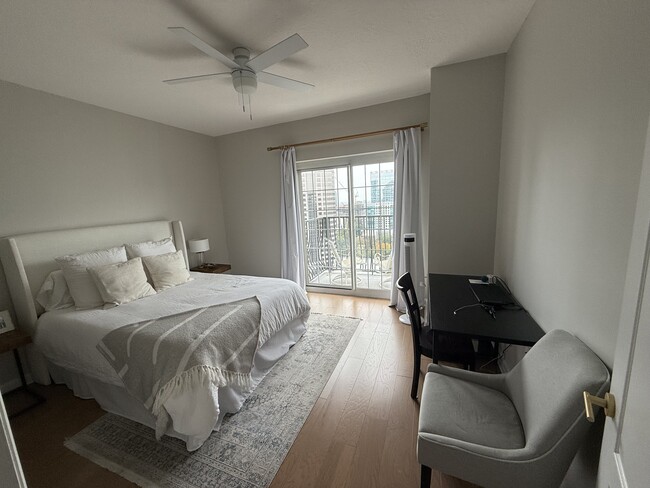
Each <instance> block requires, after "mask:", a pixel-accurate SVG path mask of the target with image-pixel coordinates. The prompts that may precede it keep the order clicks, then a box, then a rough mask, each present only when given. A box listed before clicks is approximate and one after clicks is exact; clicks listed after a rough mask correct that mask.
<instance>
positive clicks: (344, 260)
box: [305, 209, 393, 289]
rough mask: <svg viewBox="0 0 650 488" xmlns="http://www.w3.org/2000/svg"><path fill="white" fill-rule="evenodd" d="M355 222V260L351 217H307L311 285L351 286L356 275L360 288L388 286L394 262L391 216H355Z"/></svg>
mask: <svg viewBox="0 0 650 488" xmlns="http://www.w3.org/2000/svg"><path fill="white" fill-rule="evenodd" d="M391 210H392V209H391ZM354 223H355V226H354V228H355V236H354V248H355V249H354V260H353V259H352V255H353V253H352V252H351V249H352V245H351V242H350V238H351V236H350V217H347V216H327V217H316V218H312V219H306V220H305V253H306V257H307V283H308V284H310V285H328V286H343V287H349V286H350V285H351V282H352V276H353V275H355V276H356V285H357V287H360V288H371V289H382V288H386V281H387V280H388V281H389V280H390V274H391V264H392V263H391V259H392V235H393V226H392V223H393V218H392V215H390V214H389V215H385V214H384V215H371V216H361V217H355V221H354ZM353 262H354V273H352V271H353V270H352V264H353Z"/></svg>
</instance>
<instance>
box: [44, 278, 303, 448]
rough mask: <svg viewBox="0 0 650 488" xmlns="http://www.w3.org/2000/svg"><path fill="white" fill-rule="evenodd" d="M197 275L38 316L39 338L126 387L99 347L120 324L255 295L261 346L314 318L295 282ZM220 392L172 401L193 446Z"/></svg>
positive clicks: (55, 354)
mask: <svg viewBox="0 0 650 488" xmlns="http://www.w3.org/2000/svg"><path fill="white" fill-rule="evenodd" d="M192 277H193V278H194V280H193V281H190V282H188V283H185V284H183V285H179V286H177V287H174V288H171V289H168V290H165V291H163V292H161V293H158V294H157V295H153V296H149V297H146V298H142V299H140V300H136V301H134V302H131V303H127V304H124V305H120V306H119V307H114V308H110V309H106V310H102V309H93V310H75V309H73V308H70V309H64V310H55V311H51V312H47V313H45V314H43V315H42V316H41V317H40V318H39V319H38V324H37V330H36V334H35V337H34V342H35V344H36V345H37V346H38V348H39V349H40V351H41V352H42V353H43V354H44V355H45V356H46V357H47V359H49V360H50V361H51V362H53V363H55V364H57V365H58V366H62V367H64V368H66V369H68V370H70V371H74V372H77V373H81V374H84V375H86V376H89V377H91V378H94V379H97V380H100V381H103V382H105V383H110V384H114V385H117V386H123V383H122V381H121V379H120V377H119V376H118V375H117V373H116V372H115V371H114V370H113V369H112V368H111V366H110V365H109V364H108V362H107V361H106V360H105V359H104V357H103V356H102V355H101V354H100V353H99V351H98V350H97V347H96V346H97V343H98V342H99V340H100V339H101V338H102V337H104V335H106V334H107V333H108V332H110V331H112V330H114V329H116V328H118V327H122V326H124V325H128V324H132V323H135V322H140V321H144V320H150V319H155V318H160V317H164V316H167V315H173V314H177V313H180V312H185V311H188V310H193V309H196V308H199V307H205V306H210V305H217V304H222V303H228V302H232V301H237V300H241V299H244V298H250V297H253V296H256V297H257V298H258V300H259V302H260V305H261V322H260V340H259V345H260V346H261V345H263V344H264V343H265V342H266V341H267V340H268V339H269V338H270V337H271V336H272V335H273V334H274V333H275V332H277V331H278V330H280V329H281V328H282V327H284V326H285V325H286V324H287V323H289V322H290V321H292V320H294V319H297V318H301V317H303V318H304V320H305V321H306V320H307V317H308V316H309V310H310V308H309V302H308V300H307V297H306V294H305V292H304V291H303V290H302V289H301V288H300V287H299V286H298V285H296V284H295V283H293V282H291V281H287V280H282V279H277V278H259V277H251V276H238V275H228V274H206V273H192ZM216 393H217V392H216V391H212V392H205V391H204V392H195V396H194V397H193V398H183V399H178V398H176V399H173V400H172V401H171V402H170V405H169V409H168V410H173V412H170V414H171V416H172V419H173V426H174V429H175V430H176V431H177V432H180V433H182V434H187V435H188V436H191V437H193V441H192V442H191V443H190V442H188V449H190V450H194V449H196V448H198V447H199V446H200V445H201V444H202V443H203V441H204V440H205V439H206V438H207V436H209V434H210V432H211V431H212V428H213V427H214V425H215V423H216V416H218V414H219V409H218V403H217V400H216V399H217V394H216ZM197 401H198V403H199V404H203V405H204V408H202V409H201V408H200V407H199V409H200V410H202V411H201V412H197V403H196V402H197ZM208 410H210V411H208ZM214 410H216V412H215V411H214ZM188 416H190V418H187V417H188ZM193 418H195V419H196V420H193Z"/></svg>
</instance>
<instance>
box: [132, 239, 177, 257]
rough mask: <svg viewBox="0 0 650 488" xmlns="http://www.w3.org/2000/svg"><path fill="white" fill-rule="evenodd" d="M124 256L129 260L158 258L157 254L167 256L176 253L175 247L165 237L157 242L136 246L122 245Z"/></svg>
mask: <svg viewBox="0 0 650 488" xmlns="http://www.w3.org/2000/svg"><path fill="white" fill-rule="evenodd" d="M124 247H126V255H127V257H128V258H129V259H132V258H138V257H143V256H158V255H159V254H168V253H170V252H176V246H174V242H173V241H172V238H171V237H165V238H164V239H160V240H159V241H145V242H138V243H136V244H124Z"/></svg>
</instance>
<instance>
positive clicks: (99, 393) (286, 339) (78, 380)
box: [48, 317, 307, 442]
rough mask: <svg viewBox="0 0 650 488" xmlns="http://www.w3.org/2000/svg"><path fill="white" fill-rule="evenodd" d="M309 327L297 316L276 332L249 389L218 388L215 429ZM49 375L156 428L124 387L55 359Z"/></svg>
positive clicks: (258, 355)
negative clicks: (69, 367) (82, 372)
mask: <svg viewBox="0 0 650 488" xmlns="http://www.w3.org/2000/svg"><path fill="white" fill-rule="evenodd" d="M306 330H307V328H306V323H305V319H304V318H303V317H301V318H298V319H295V320H293V321H291V322H289V323H288V324H287V325H285V326H284V327H283V328H282V329H280V330H279V331H278V332H276V333H275V335H273V336H272V337H271V338H270V339H269V340H268V341H266V342H265V343H264V344H263V345H262V347H260V348H259V349H258V350H257V352H256V353H255V358H254V360H253V369H252V373H251V374H252V384H251V387H250V388H247V389H245V390H244V389H242V388H240V387H236V386H229V387H221V388H219V389H218V398H219V410H220V413H219V419H218V421H217V423H216V425H215V427H214V430H219V427H220V426H221V421H222V420H223V417H224V415H225V414H226V413H236V412H238V411H239V409H240V408H241V406H242V405H243V404H244V402H245V401H246V398H248V396H249V395H250V393H251V392H252V391H253V390H254V389H255V387H256V386H257V385H258V384H259V383H260V381H262V379H263V378H264V376H266V374H267V373H268V372H269V371H270V370H271V368H273V366H274V365H275V363H277V362H278V361H279V360H280V359H281V358H282V357H283V356H284V355H285V354H286V353H287V352H288V351H289V348H290V347H291V346H293V345H294V344H295V343H296V342H297V341H298V340H299V339H300V337H302V335H303V334H304V333H305V331H306ZM48 369H49V371H50V375H51V377H52V379H53V381H54V382H55V383H58V384H65V385H67V387H68V388H70V389H71V390H72V391H73V393H74V395H75V396H77V397H79V398H83V399H91V398H93V399H95V400H96V401H97V403H98V404H99V406H100V407H101V408H102V409H103V410H105V411H107V412H110V413H114V414H117V415H121V416H122V417H126V418H128V419H130V420H133V421H135V422H139V423H141V424H144V425H147V426H149V427H151V428H152V429H155V428H156V418H155V417H154V415H153V414H152V413H151V412H149V411H148V410H147V409H145V407H144V406H143V405H142V403H141V402H139V401H138V400H137V399H136V398H134V397H133V396H131V394H129V392H128V391H126V389H125V388H124V387H122V386H117V385H114V384H109V383H106V382H103V381H100V380H98V379H94V378H90V377H88V376H85V375H83V374H80V373H77V372H73V371H70V370H68V369H65V368H63V367H61V366H57V365H56V364H54V363H52V362H48ZM166 434H167V435H169V436H171V437H176V438H178V439H181V440H183V441H185V442H188V440H189V439H188V436H187V435H184V434H179V433H178V432H176V431H175V430H174V429H173V428H172V427H170V428H169V429H168V430H167V432H166Z"/></svg>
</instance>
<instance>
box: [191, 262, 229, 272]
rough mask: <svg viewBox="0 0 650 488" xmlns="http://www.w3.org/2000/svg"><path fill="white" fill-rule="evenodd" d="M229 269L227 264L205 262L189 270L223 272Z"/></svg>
mask: <svg viewBox="0 0 650 488" xmlns="http://www.w3.org/2000/svg"><path fill="white" fill-rule="evenodd" d="M229 270H230V265H229V264H212V263H209V264H208V263H206V264H203V265H201V266H197V267H196V268H191V269H190V271H198V272H199V273H225V272H226V271H229Z"/></svg>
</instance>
